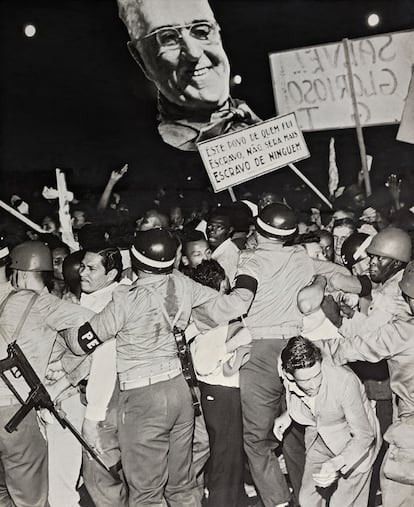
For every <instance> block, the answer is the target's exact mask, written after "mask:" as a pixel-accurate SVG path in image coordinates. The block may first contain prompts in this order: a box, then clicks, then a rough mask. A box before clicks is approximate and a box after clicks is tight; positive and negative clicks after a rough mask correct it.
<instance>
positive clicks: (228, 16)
mask: <svg viewBox="0 0 414 507" xmlns="http://www.w3.org/2000/svg"><path fill="white" fill-rule="evenodd" d="M210 3H211V4H212V7H213V10H214V11H215V13H216V17H217V19H218V21H219V23H220V24H221V26H222V36H223V41H224V46H225V48H226V50H227V53H228V55H229V58H230V62H231V65H232V71H233V74H240V75H241V76H242V77H243V81H242V84H241V85H239V86H238V87H237V89H236V90H234V91H233V95H234V96H237V97H239V98H243V99H246V100H247V102H248V103H249V105H250V106H251V107H252V108H253V109H254V110H255V111H256V113H257V114H258V115H259V116H261V117H262V118H264V119H265V118H270V117H272V116H274V114H275V109H274V99H273V92H272V87H271V79H270V70H269V62H268V53H269V52H272V51H277V50H281V49H288V48H295V47H302V46H307V45H311V44H320V43H326V42H333V41H338V40H341V39H342V38H344V37H349V38H354V37H363V36H367V35H373V34H375V33H385V32H390V31H397V30H404V29H412V28H414V2H413V0H378V1H373V0H284V1H277V0H215V1H213V0H211V2H210ZM0 5H1V12H0V17H1V71H2V78H1V92H0V97H1V146H0V148H1V151H0V157H1V159H0V171H1V173H0V177H1V181H2V185H1V190H0V197H3V198H7V197H8V196H9V194H10V192H12V191H16V190H17V189H19V190H20V193H24V192H31V191H32V190H33V189H34V188H35V187H36V188H42V186H43V184H52V183H53V180H54V168H55V167H61V168H64V169H67V170H68V173H67V174H68V183H69V185H70V186H71V187H72V188H78V187H81V186H82V187H83V186H90V187H93V188H98V189H99V188H102V186H103V185H104V183H105V181H106V178H107V176H108V175H109V172H110V170H112V169H114V168H116V167H119V166H120V165H122V164H123V163H124V162H128V163H129V164H130V170H129V172H128V175H127V176H126V177H125V179H124V180H122V182H121V189H122V188H124V189H126V188H129V189H147V188H153V187H154V186H155V185H157V184H159V183H166V184H167V185H168V186H171V187H177V188H178V187H184V188H198V187H205V186H206V184H207V180H206V177H205V175H204V170H203V169H202V167H201V162H200V161H199V160H198V156H191V155H190V156H188V154H183V153H180V152H177V150H173V149H170V148H168V147H167V146H164V145H163V143H162V142H161V141H160V139H159V137H158V134H157V132H156V119H155V112H156V103H155V93H154V91H153V89H152V87H151V85H149V84H148V83H147V82H146V80H145V78H144V76H143V75H142V74H141V71H140V69H139V68H138V66H137V65H136V64H135V63H134V62H133V60H132V58H131V57H130V55H129V53H128V51H127V48H126V41H127V33H126V30H125V28H124V26H123V25H122V23H121V21H120V20H119V19H118V15H117V6H116V2H115V0H58V1H56V0H55V1H52V0H31V1H23V0H20V1H19V0H0ZM371 11H375V12H377V13H378V14H379V15H380V16H381V17H382V20H383V22H382V24H381V25H380V26H378V27H376V28H375V29H369V28H368V27H367V26H366V22H365V17H366V15H367V14H368V13H369V12H371ZM26 23H33V24H34V25H35V26H36V28H37V34H36V36H35V37H33V38H32V39H29V38H26V37H25V36H24V35H23V26H24V25H25V24H26ZM396 132H397V127H396V126H387V127H370V128H366V129H364V133H365V138H366V144H367V151H368V153H371V154H372V155H374V166H373V171H372V172H373V178H374V181H375V180H378V181H381V179H383V178H384V174H387V173H388V172H391V171H395V170H396V171H400V172H401V171H402V172H403V171H407V170H408V169H410V168H411V166H412V163H411V160H412V159H413V155H414V146H413V145H408V144H405V143H399V142H397V141H395V135H396ZM331 135H334V136H335V138H336V145H337V158H338V165H339V167H340V171H341V178H342V182H343V183H350V182H352V180H353V179H354V178H355V174H356V172H357V170H358V168H359V159H358V157H359V155H358V148H357V143H356V137H355V133H354V131H352V130H342V131H335V132H332V131H330V132H315V133H309V134H305V138H306V141H307V143H308V146H309V149H310V152H311V154H312V158H311V159H309V160H306V161H302V162H300V163H299V164H298V167H299V168H300V169H302V170H303V171H304V172H305V174H306V175H307V176H308V177H309V178H310V179H312V180H313V181H314V182H315V183H317V184H318V185H320V186H321V187H322V189H323V190H324V191H326V184H327V176H326V174H327V167H328V142H329V137H330V136H331ZM287 171H288V170H287V169H283V170H282V171H280V172H278V173H275V174H274V175H273V176H265V177H262V178H261V181H260V185H261V186H265V185H266V184H267V183H268V182H269V183H270V182H272V183H273V182H275V183H274V184H276V185H279V184H281V183H280V182H281V181H282V180H281V179H280V180H278V178H282V179H283V178H285V179H286V178H287V174H286V173H287ZM33 174H36V175H37V178H36V180H34V179H33ZM188 175H191V176H192V181H191V182H190V183H189V182H187V180H186V177H187V176H188ZM289 177H290V176H289ZM295 178H296V177H295ZM256 183H257V182H256ZM23 189H24V190H23Z"/></svg>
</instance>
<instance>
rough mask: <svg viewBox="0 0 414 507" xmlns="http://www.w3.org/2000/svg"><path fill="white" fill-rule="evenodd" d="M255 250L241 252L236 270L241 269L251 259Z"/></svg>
mask: <svg viewBox="0 0 414 507" xmlns="http://www.w3.org/2000/svg"><path fill="white" fill-rule="evenodd" d="M254 254H255V250H241V251H240V256H239V264H238V268H243V267H244V266H245V265H246V264H247V263H248V262H249V261H250V260H251V259H252V258H253V257H254Z"/></svg>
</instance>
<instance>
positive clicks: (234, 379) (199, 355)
mask: <svg viewBox="0 0 414 507" xmlns="http://www.w3.org/2000/svg"><path fill="white" fill-rule="evenodd" d="M227 332H228V326H227V325H224V326H219V327H216V328H214V329H211V330H210V331H207V332H206V333H204V334H200V335H198V336H197V338H196V339H195V340H194V341H193V343H192V344H191V354H192V356H193V361H194V368H195V370H196V375H197V378H198V380H200V381H201V382H205V383H206V384H212V385H219V386H226V387H239V372H238V371H237V373H235V374H234V375H231V376H230V377H227V376H225V375H223V364H224V363H225V362H226V361H227V360H229V359H231V358H232V357H233V353H228V352H227V351H226V339H227Z"/></svg>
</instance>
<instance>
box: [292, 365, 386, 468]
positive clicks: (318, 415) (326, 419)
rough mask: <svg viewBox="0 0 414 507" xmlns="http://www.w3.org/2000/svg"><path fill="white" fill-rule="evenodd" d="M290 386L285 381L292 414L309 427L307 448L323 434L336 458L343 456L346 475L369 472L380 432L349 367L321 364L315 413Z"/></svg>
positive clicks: (357, 381) (359, 383) (379, 440)
mask: <svg viewBox="0 0 414 507" xmlns="http://www.w3.org/2000/svg"><path fill="white" fill-rule="evenodd" d="M289 384H290V382H285V385H286V387H287V390H286V400H287V406H288V411H289V415H290V416H291V418H292V419H294V420H295V421H297V422H298V423H299V424H302V425H304V426H306V431H305V447H306V449H307V450H308V449H310V447H311V446H312V444H313V443H314V442H315V440H316V438H317V436H318V435H320V437H321V438H322V440H323V441H324V443H325V445H326V446H327V447H328V448H329V450H330V451H331V452H332V453H333V454H334V455H335V457H337V456H341V457H342V459H343V462H344V466H343V468H342V469H341V471H342V473H343V474H346V473H350V472H354V471H356V472H357V473H360V472H366V471H368V470H369V469H370V467H372V465H373V463H374V460H375V458H376V456H377V454H378V451H379V448H380V446H381V433H380V428H379V423H378V419H377V417H376V415H375V413H374V410H373V408H372V406H371V404H370V402H369V400H368V398H367V395H366V393H365V389H364V386H363V385H362V383H361V382H360V380H359V379H358V377H357V376H356V375H355V374H354V373H353V372H352V371H351V370H350V369H349V368H348V367H345V366H333V365H330V364H329V363H326V362H325V361H322V384H321V387H320V389H319V393H318V394H317V396H316V398H315V411H314V414H313V413H312V412H311V410H310V408H309V407H308V406H307V405H306V404H305V403H304V401H303V397H302V396H300V395H299V394H298V392H297V391H296V390H295V389H291V388H290V386H289Z"/></svg>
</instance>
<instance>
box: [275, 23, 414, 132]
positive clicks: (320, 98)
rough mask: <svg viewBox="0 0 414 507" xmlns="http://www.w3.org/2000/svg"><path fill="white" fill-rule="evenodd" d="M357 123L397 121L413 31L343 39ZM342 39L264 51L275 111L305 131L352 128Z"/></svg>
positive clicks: (413, 53)
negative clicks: (293, 119)
mask: <svg viewBox="0 0 414 507" xmlns="http://www.w3.org/2000/svg"><path fill="white" fill-rule="evenodd" d="M348 45H349V61H350V66H351V71H352V76H353V82H354V88H355V96H356V99H357V106H358V112H359V117H360V123H361V126H362V127H367V126H373V125H384V124H393V123H399V122H400V120H401V115H402V111H403V108H404V101H405V97H406V95H407V90H408V86H409V82H410V78H411V66H412V64H414V31H404V32H394V33H388V34H381V35H374V36H372V37H366V38H361V39H354V40H349V41H348ZM345 49H346V48H345V43H344V42H335V43H331V44H325V45H320V46H310V47H306V48H299V49H293V50H288V51H282V52H277V53H271V54H270V55H269V59H270V67H271V73H272V81H273V89H274V95H275V101H276V111H277V113H278V114H286V113H290V112H295V113H296V117H297V121H298V125H299V127H300V128H301V129H302V130H304V131H313V130H326V129H337V128H352V127H355V116H354V108H353V105H352V98H351V91H350V85H349V76H348V72H347V62H346V54H345Z"/></svg>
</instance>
